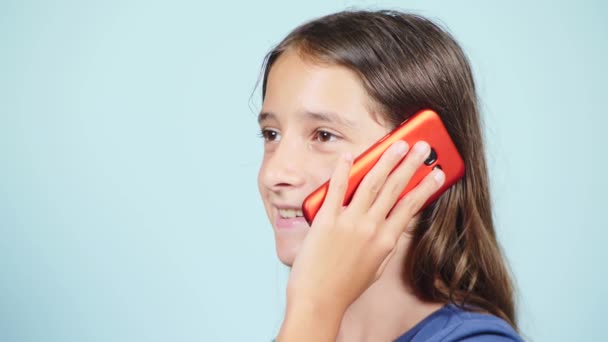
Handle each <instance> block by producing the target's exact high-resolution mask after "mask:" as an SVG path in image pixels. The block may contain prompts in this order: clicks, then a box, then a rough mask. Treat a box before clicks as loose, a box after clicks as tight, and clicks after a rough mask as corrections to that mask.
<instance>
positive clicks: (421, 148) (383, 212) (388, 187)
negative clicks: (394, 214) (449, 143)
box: [370, 141, 431, 219]
mask: <svg viewBox="0 0 608 342" xmlns="http://www.w3.org/2000/svg"><path fill="white" fill-rule="evenodd" d="M430 152H431V147H430V146H429V144H428V143H427V142H425V141H419V142H417V143H416V144H415V145H414V147H413V148H412V150H411V151H410V152H409V153H408V154H407V156H406V157H405V159H404V160H403V161H402V162H401V164H400V165H399V166H398V167H397V168H396V169H395V171H393V173H391V174H390V176H389V177H388V179H387V180H386V183H385V184H384V186H383V187H382V190H381V191H380V194H378V197H377V199H376V201H375V202H374V204H373V205H372V207H371V208H370V215H372V216H373V217H375V218H377V219H384V218H386V216H387V215H388V213H389V211H390V210H391V208H392V207H393V206H395V203H396V202H397V199H398V198H399V195H401V193H402V192H403V190H404V189H405V187H406V186H407V184H408V183H409V182H410V180H411V178H412V176H413V175H414V173H416V171H417V170H418V169H419V168H420V166H421V165H422V163H423V162H424V160H425V159H426V158H427V157H428V155H429V153H430Z"/></svg>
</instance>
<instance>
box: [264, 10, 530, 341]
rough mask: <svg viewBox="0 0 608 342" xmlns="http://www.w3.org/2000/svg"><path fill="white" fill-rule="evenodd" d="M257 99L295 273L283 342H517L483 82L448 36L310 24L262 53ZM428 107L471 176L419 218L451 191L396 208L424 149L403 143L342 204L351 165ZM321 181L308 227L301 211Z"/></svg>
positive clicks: (403, 23)
mask: <svg viewBox="0 0 608 342" xmlns="http://www.w3.org/2000/svg"><path fill="white" fill-rule="evenodd" d="M262 97H263V105H262V110H261V113H260V115H259V118H258V119H259V120H258V121H259V124H260V128H261V135H262V137H263V138H264V158H263V161H262V165H261V168H260V172H259V177H258V185H259V191H260V194H261V197H262V200H263V202H264V206H265V209H266V212H267V214H268V217H269V219H270V222H271V223H272V226H273V230H274V235H275V240H276V251H277V254H278V257H279V259H280V260H281V261H282V262H283V263H284V264H285V265H287V266H290V267H291V273H290V277H289V282H288V287H287V307H286V314H285V320H284V321H283V324H282V326H281V329H280V332H279V336H278V338H277V340H278V341H281V342H284V341H285V342H291V341H336V340H338V341H392V340H397V341H427V340H431V341H465V340H466V341H520V340H521V339H520V337H519V336H518V335H517V332H516V331H517V326H516V320H515V307H514V302H513V288H512V284H511V279H510V276H509V272H508V270H507V266H506V263H505V261H504V258H503V256H502V254H501V251H500V249H499V247H498V243H497V241H496V236H495V232H494V227H493V222H492V212H491V207H490V194H489V189H488V176H487V170H486V161H485V157H484V148H483V141H482V131H481V127H480V118H479V113H478V109H477V98H476V94H475V86H474V82H473V77H472V73H471V69H470V67H469V63H468V61H467V58H466V57H465V55H464V53H463V51H462V50H461V48H460V47H459V46H458V44H457V43H456V42H455V41H454V39H453V38H452V37H451V36H450V35H449V34H448V33H446V32H445V31H443V30H442V29H440V28H439V27H438V26H437V25H435V24H433V23H432V22H430V21H428V20H426V19H424V18H422V17H420V16H415V15H411V14H405V13H400V12H395V11H378V12H368V11H355V12H341V13H337V14H333V15H329V16H326V17H323V18H320V19H317V20H314V21H312V22H309V23H306V24H304V25H302V26H300V27H298V28H296V29H295V30H294V31H293V32H291V33H290V34H289V35H288V36H287V37H286V38H285V39H284V40H283V41H282V42H281V43H280V44H279V45H278V46H277V47H276V48H275V49H273V50H272V51H271V52H270V53H269V54H268V55H267V56H266V59H265V63H264V67H263V85H262ZM424 108H430V109H433V110H435V111H436V112H438V113H439V115H440V117H441V119H442V121H443V123H444V125H445V126H446V128H447V130H448V132H449V134H450V136H451V138H452V140H453V141H454V143H455V145H456V146H457V148H458V150H459V152H460V154H461V155H462V157H463V160H464V162H465V176H464V178H463V179H461V180H460V181H459V182H457V183H456V184H455V185H454V186H452V187H451V188H450V189H448V190H447V191H446V192H445V193H444V194H443V195H441V196H440V197H439V198H438V199H437V200H436V201H435V202H434V203H433V204H432V205H430V206H428V207H427V208H426V209H425V210H422V211H420V208H421V206H422V204H423V203H424V202H425V201H426V200H427V199H428V198H429V197H430V196H431V195H432V194H433V193H434V191H436V190H437V189H438V188H439V187H440V186H441V184H442V183H443V181H444V175H443V173H442V172H441V170H434V171H433V172H431V173H430V174H429V175H428V176H427V177H426V178H425V179H424V180H423V181H422V182H421V183H420V184H419V185H418V186H417V187H416V188H415V189H414V190H413V191H411V192H409V193H408V194H407V195H406V196H405V197H403V198H402V199H401V200H399V201H398V202H397V204H396V206H395V207H394V209H393V210H391V208H393V205H394V204H395V202H396V201H397V197H398V195H399V193H400V191H401V190H402V189H403V188H404V186H405V185H406V184H407V182H408V180H409V178H410V177H411V175H412V174H413V173H414V171H415V170H416V169H417V168H418V167H419V166H420V165H421V164H422V163H423V161H424V160H425V159H426V158H427V156H428V155H429V152H430V147H429V145H428V144H427V143H426V142H424V141H419V142H411V143H412V146H408V145H407V144H406V143H405V142H399V143H395V144H393V145H392V146H391V148H389V149H388V150H387V151H386V152H385V153H384V154H383V156H382V158H381V159H380V161H379V162H378V163H377V164H376V165H375V166H374V168H373V169H372V170H371V171H370V172H369V173H368V175H367V176H366V177H365V178H364V180H363V181H362V183H361V184H360V186H359V188H358V189H357V191H356V193H355V195H354V197H353V199H352V201H351V202H350V203H349V205H348V206H347V207H342V205H341V203H342V199H343V198H344V192H345V188H346V183H347V175H348V171H349V167H350V165H351V163H352V159H353V156H356V155H358V154H360V153H361V152H363V151H364V150H365V149H366V148H367V147H369V146H370V145H372V144H373V143H374V142H375V141H376V140H378V139H379V138H381V137H382V136H384V135H385V134H386V133H387V132H389V131H390V130H391V129H392V128H394V127H395V126H396V125H398V124H399V123H401V122H403V121H404V120H406V119H407V118H408V117H409V116H411V115H412V114H414V113H416V112H417V111H418V110H420V109H424ZM397 165H398V166H397ZM395 166H397V168H396V169H395V171H394V172H392V173H390V171H391V170H392V169H393V168H394V167H395ZM389 173H390V175H389ZM327 179H330V187H329V191H328V194H327V197H326V199H325V202H324V203H323V206H322V207H321V210H320V211H319V213H318V214H317V216H316V218H315V220H314V221H313V223H312V225H311V226H309V225H308V224H307V223H306V221H305V220H304V218H303V217H302V211H301V206H302V202H303V200H304V198H305V197H306V196H307V195H308V194H309V193H310V192H312V191H313V190H314V189H316V188H317V187H318V186H319V185H321V184H322V183H323V182H325V181H326V180H327Z"/></svg>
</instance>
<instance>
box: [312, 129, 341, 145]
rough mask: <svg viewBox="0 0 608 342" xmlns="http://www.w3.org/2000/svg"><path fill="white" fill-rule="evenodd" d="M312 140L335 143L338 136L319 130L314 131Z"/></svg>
mask: <svg viewBox="0 0 608 342" xmlns="http://www.w3.org/2000/svg"><path fill="white" fill-rule="evenodd" d="M314 138H315V140H317V141H320V142H331V141H336V139H338V136H337V135H336V134H333V133H331V132H328V131H325V130H322V129H319V130H317V131H315V134H314Z"/></svg>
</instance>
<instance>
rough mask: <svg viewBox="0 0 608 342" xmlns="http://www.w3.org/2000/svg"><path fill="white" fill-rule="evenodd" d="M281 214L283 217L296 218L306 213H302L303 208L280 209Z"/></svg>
mask: <svg viewBox="0 0 608 342" xmlns="http://www.w3.org/2000/svg"><path fill="white" fill-rule="evenodd" d="M279 215H280V216H281V217H282V218H295V217H302V216H304V214H302V210H300V209H279Z"/></svg>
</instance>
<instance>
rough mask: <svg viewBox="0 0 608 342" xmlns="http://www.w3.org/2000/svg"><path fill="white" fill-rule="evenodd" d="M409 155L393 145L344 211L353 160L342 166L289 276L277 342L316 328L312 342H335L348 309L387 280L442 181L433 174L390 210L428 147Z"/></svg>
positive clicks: (419, 145)
mask: <svg viewBox="0 0 608 342" xmlns="http://www.w3.org/2000/svg"><path fill="white" fill-rule="evenodd" d="M407 152H408V146H407V144H406V143H405V142H404V141H399V142H396V143H394V144H393V145H392V146H391V147H390V148H389V149H388V150H387V151H386V152H385V153H384V154H383V155H382V157H381V158H380V159H379V160H378V162H377V163H376V165H375V166H374V167H373V168H372V170H370V172H369V173H368V174H367V175H366V176H365V178H364V179H363V180H362V181H361V183H360V184H359V187H358V188H357V190H356V192H355V194H354V196H353V198H352V200H351V202H350V203H349V205H348V206H347V207H343V206H342V202H343V199H344V196H345V192H346V188H347V184H348V173H349V171H350V167H351V165H352V157H350V156H345V157H344V158H342V159H341V160H340V161H339V163H338V166H337V167H336V169H335V171H334V174H333V175H332V177H331V180H330V184H329V189H328V192H327V196H326V198H325V201H324V202H323V205H322V207H321V209H320V210H319V212H318V213H317V215H316V217H315V220H314V221H313V223H312V226H311V228H310V231H309V232H308V235H307V237H306V239H305V240H304V242H303V244H302V247H301V249H300V251H299V253H298V255H297V257H296V259H295V261H294V264H293V267H292V269H291V274H290V276H289V281H288V285H287V314H286V319H285V322H284V324H283V326H282V328H281V332H280V334H279V340H282V339H283V338H285V339H286V340H289V341H292V340H294V339H291V338H288V336H293V337H298V338H302V340H306V339H308V340H310V339H309V338H313V336H312V335H306V336H308V337H304V335H302V333H305V334H306V333H312V331H311V329H313V330H317V331H319V330H321V331H319V332H318V333H320V334H321V335H315V337H314V338H313V339H314V340H325V339H327V340H335V336H336V335H337V332H338V330H339V326H340V323H341V318H342V316H343V314H344V312H345V311H346V309H347V308H348V306H349V305H350V304H351V303H352V302H354V301H355V300H356V299H357V298H358V297H359V296H360V295H361V294H362V293H363V292H364V291H365V290H366V289H367V288H368V287H369V286H370V285H371V284H372V283H373V282H374V281H376V280H377V279H378V277H379V276H380V275H381V274H382V271H383V269H384V266H385V265H386V264H387V262H388V260H390V258H391V257H392V255H393V254H394V250H395V246H396V244H397V240H398V239H399V237H400V235H401V234H402V233H403V231H404V230H405V228H406V227H407V226H408V224H409V223H410V222H411V220H412V218H413V217H414V216H415V215H416V214H417V213H418V211H419V210H420V208H421V207H422V205H423V204H424V203H425V202H426V201H427V200H428V198H429V197H430V196H431V195H432V194H433V193H434V192H435V191H437V190H438V189H439V188H440V187H441V185H442V184H443V181H444V178H445V177H444V175H443V172H442V171H441V170H434V171H432V172H431V173H430V174H429V175H428V176H427V177H425V178H424V179H423V181H422V182H421V183H420V184H418V186H416V187H415V188H414V189H413V190H412V191H410V192H409V193H408V194H406V195H405V196H404V197H403V198H402V199H401V200H400V201H399V202H398V203H397V204H396V205H395V208H394V210H392V211H391V208H393V205H394V204H395V202H396V200H397V199H398V197H399V195H400V193H401V192H402V191H403V189H404V188H405V186H406V185H407V183H408V182H409V180H410V178H411V177H412V175H413V174H414V173H415V171H416V170H417V169H418V168H419V167H420V166H421V165H422V163H423V161H424V160H425V159H426V158H427V157H428V155H429V153H430V147H429V145H428V144H427V143H426V142H418V143H417V144H415V145H414V147H413V148H412V150H411V151H410V152H409V153H407ZM406 153H407V156H405V159H403V162H401V164H400V165H399V166H398V167H397V168H396V169H395V171H394V172H392V173H391V170H393V168H394V167H395V166H396V165H397V164H398V163H399V162H400V161H401V160H402V158H403V157H404V155H405V154H406ZM389 173H390V175H389ZM389 212H390V215H389ZM317 323H318V324H317ZM296 331H298V332H297V333H296ZM291 332H293V333H291Z"/></svg>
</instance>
